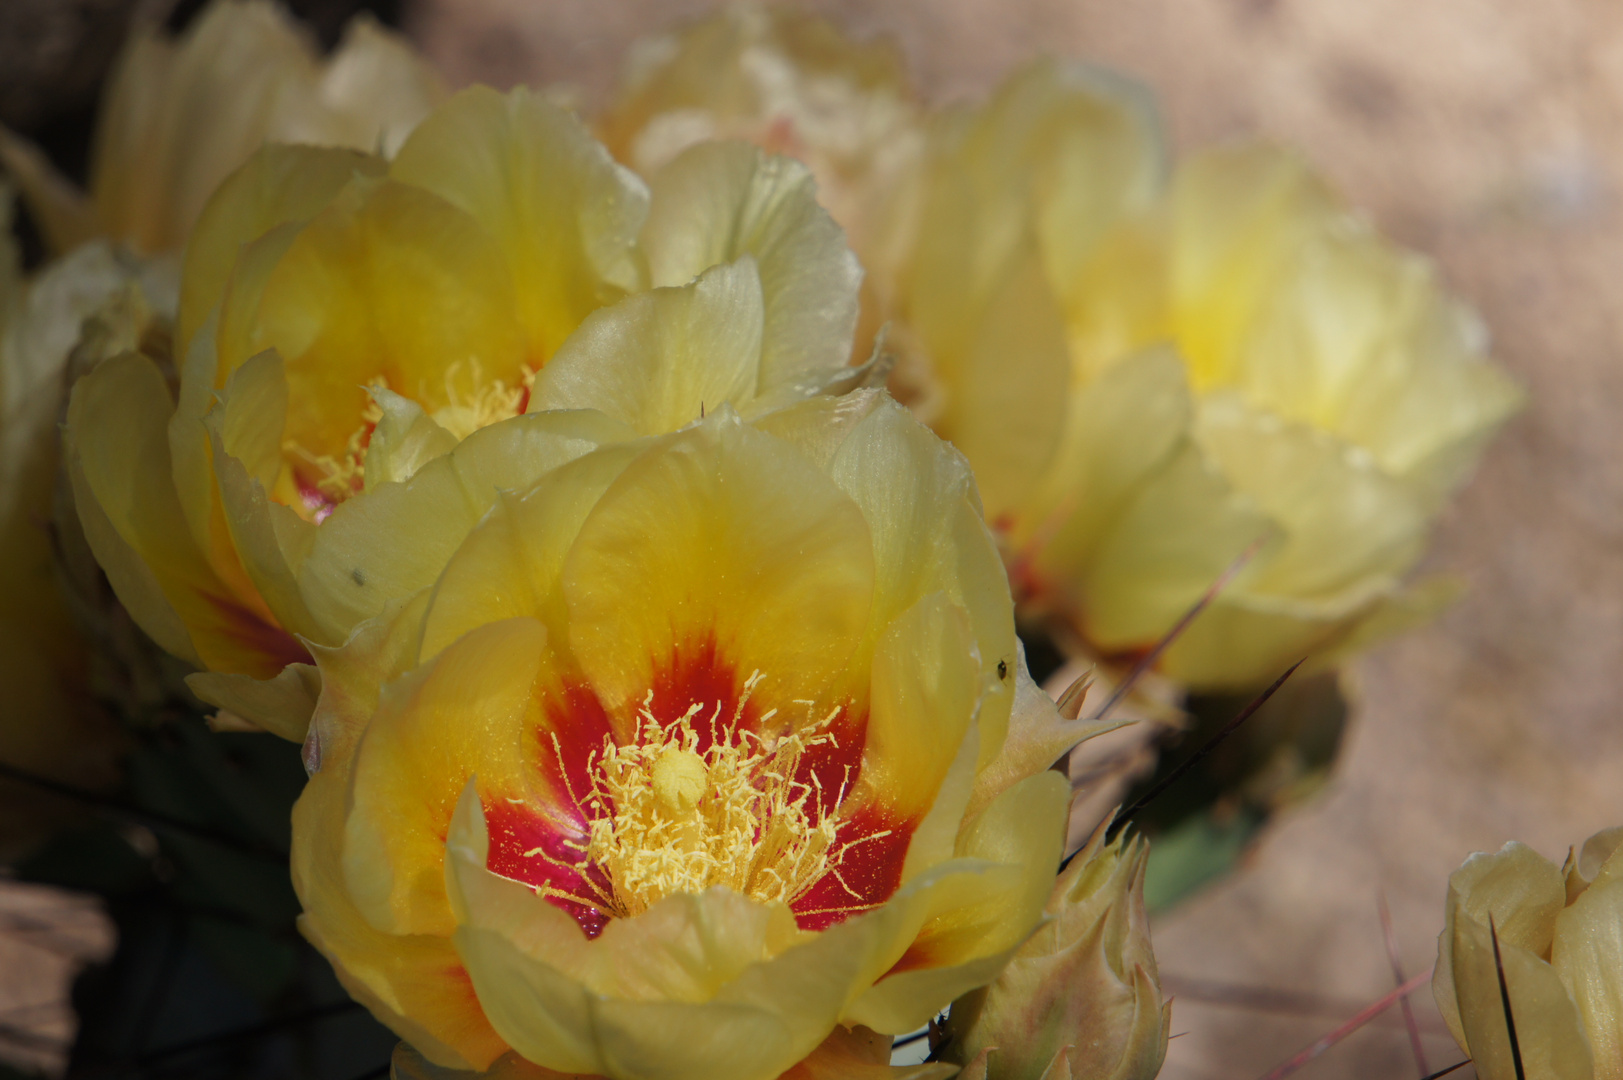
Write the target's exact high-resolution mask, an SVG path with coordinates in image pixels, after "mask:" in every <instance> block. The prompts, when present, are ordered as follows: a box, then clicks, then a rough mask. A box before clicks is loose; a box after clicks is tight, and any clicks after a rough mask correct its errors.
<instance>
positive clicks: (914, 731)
mask: <svg viewBox="0 0 1623 1080" xmlns="http://www.w3.org/2000/svg"><path fill="white" fill-rule="evenodd" d="M975 659H976V658H975V640H974V638H973V637H972V636H971V627H970V625H969V617H968V615H967V614H966V613H965V612H964V610H963V609H962V608H960V607H959V606H958V605H957V604H955V603H953V602H952V601H951V600H949V599H948V598H947V596H946V595H945V594H944V593H939V592H937V593H931V594H929V595H928V596H925V597H923V598H922V599H920V600H919V602H918V603H916V604H914V605H913V606H912V607H911V608H909V609H908V610H907V611H906V612H904V613H903V614H902V615H901V616H900V617H899V618H897V619H896V620H895V621H894V622H892V623H891V624H890V626H889V627H888V628H887V629H886V631H885V635H884V637H882V638H881V639H880V640H879V645H878V647H877V648H876V649H875V650H874V657H873V689H872V696H871V697H870V698H869V702H868V728H867V732H866V735H865V741H864V748H863V758H862V765H863V767H862V779H861V787H860V788H859V791H858V792H857V794H858V795H859V796H865V797H866V798H870V799H873V800H876V801H878V802H881V803H883V804H884V805H885V806H887V807H889V808H891V809H892V810H893V811H894V812H895V814H896V815H897V816H898V817H899V818H901V819H902V820H916V819H918V818H919V817H921V816H923V814H924V813H925V811H926V810H928V809H929V808H930V806H931V804H932V803H933V802H934V801H935V799H936V796H937V792H938V791H940V789H941V785H942V782H943V780H945V778H946V776H947V773H948V771H949V770H950V769H951V768H952V765H953V762H954V760H955V759H956V758H957V757H958V756H959V746H960V744H961V743H962V742H963V741H964V733H965V732H966V731H967V730H968V728H969V726H970V723H971V721H972V720H973V719H974V716H975V707H976V705H977V704H979V699H980V689H981V687H980V679H979V678H977V674H978V672H977V671H976V668H977V665H976V663H975ZM959 798H960V799H962V800H964V801H967V798H968V791H967V790H966V791H962V792H960V793H959ZM962 818H963V803H962V802H960V803H959V805H958V808H957V814H956V816H955V820H959V821H961V820H962ZM955 831H956V830H955ZM918 842H919V841H918V838H917V837H915V841H914V843H915V844H917V843H918ZM947 854H949V855H950V849H949V850H948V852H947ZM908 857H909V860H910V863H911V860H912V858H913V853H912V851H911V850H909V853H908Z"/></svg>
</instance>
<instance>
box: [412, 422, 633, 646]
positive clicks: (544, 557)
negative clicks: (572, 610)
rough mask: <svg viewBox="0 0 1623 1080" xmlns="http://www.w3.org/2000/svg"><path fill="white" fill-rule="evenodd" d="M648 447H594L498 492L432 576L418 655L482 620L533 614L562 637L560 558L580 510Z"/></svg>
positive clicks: (565, 634) (565, 627)
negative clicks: (524, 484) (528, 482)
mask: <svg viewBox="0 0 1623 1080" xmlns="http://www.w3.org/2000/svg"><path fill="white" fill-rule="evenodd" d="M647 448H648V447H647V445H646V444H645V443H641V442H629V443H622V444H619V445H616V446H610V447H604V448H600V449H598V450H595V451H593V452H591V453H589V454H585V455H583V456H581V457H579V458H576V459H575V460H574V461H571V462H568V463H566V464H564V465H560V466H559V467H558V468H556V469H553V470H552V471H550V472H548V473H547V474H546V475H545V476H543V477H542V478H541V479H540V480H538V481H537V482H536V483H535V484H534V486H532V487H531V488H529V489H528V490H527V491H524V492H522V493H521V494H520V495H503V496H502V497H501V498H499V499H498V500H497V501H496V504H495V505H494V506H492V507H491V508H490V512H489V513H488V514H486V515H485V517H484V519H483V520H482V521H481V522H480V523H479V525H478V527H477V528H475V529H474V530H473V531H472V532H471V533H469V534H468V537H467V539H465V540H464V541H463V542H462V544H461V546H460V547H458V548H457V550H456V554H454V555H453V556H452V557H451V559H450V560H449V561H448V562H447V563H446V564H445V569H444V570H443V571H442V572H441V574H440V577H439V580H438V581H437V582H436V583H435V586H434V600H433V605H432V606H431V607H430V608H429V611H428V615H427V617H426V618H425V620H424V622H423V632H422V645H421V658H422V659H424V660H427V659H429V658H430V657H433V656H435V655H437V654H438V653H439V652H440V650H442V649H444V648H445V647H446V646H447V645H449V644H450V643H451V642H453V641H455V640H456V639H457V638H459V637H461V636H462V635H463V634H465V633H467V632H468V631H470V630H473V629H475V628H476V627H479V626H483V625H484V624H485V623H487V622H492V621H494V620H497V619H507V618H516V617H518V616H529V617H531V618H536V619H540V620H541V621H542V623H544V624H545V625H546V627H547V631H548V633H550V634H551V635H553V638H554V640H555V641H567V640H568V638H569V615H568V611H567V609H566V607H565V604H564V595H563V588H562V578H563V566H564V558H565V557H566V556H567V555H568V554H569V549H570V548H571V547H572V546H574V543H575V536H576V534H577V533H579V532H580V526H581V522H583V521H585V520H586V515H587V514H589V513H591V511H592V508H593V507H595V506H596V505H597V502H598V500H599V499H601V498H602V497H603V493H604V492H605V491H607V490H608V487H609V485H610V484H612V483H614V481H615V480H616V479H617V478H618V477H619V475H620V474H621V473H622V472H624V471H625V468H626V466H627V465H629V464H630V463H631V461H632V460H633V459H635V458H636V457H637V456H638V455H639V454H641V453H642V452H643V451H645V450H646V449H647Z"/></svg>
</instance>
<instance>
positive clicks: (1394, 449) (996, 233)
mask: <svg viewBox="0 0 1623 1080" xmlns="http://www.w3.org/2000/svg"><path fill="white" fill-rule="evenodd" d="M1164 173H1165V163H1164V154H1163V151H1162V149H1161V136H1160V133H1159V129H1158V126H1157V124H1156V122H1155V119H1154V116H1153V113H1152V110H1151V108H1150V106H1149V105H1148V103H1147V102H1146V100H1145V98H1144V95H1143V94H1142V92H1141V91H1139V90H1137V89H1136V88H1134V87H1131V86H1129V85H1126V84H1125V83H1123V82H1121V81H1119V80H1117V79H1116V78H1114V77H1112V76H1108V75H1105V74H1102V73H1100V72H1097V71H1093V70H1091V69H1084V68H1079V67H1074V66H1067V65H1063V64H1059V63H1054V62H1041V63H1037V64H1035V65H1032V66H1031V67H1028V68H1027V69H1025V70H1023V71H1021V72H1019V73H1017V74H1016V75H1015V76H1013V77H1012V78H1011V79H1010V80H1009V81H1008V82H1007V83H1006V84H1005V85H1004V86H1003V87H1002V88H1001V89H1000V90H998V91H997V93H996V94H995V95H994V96H993V97H992V98H991V100H990V101H989V102H987V103H986V104H985V105H984V106H982V107H980V108H978V109H975V110H973V111H972V112H970V113H968V114H966V115H963V116H960V117H956V118H954V119H952V120H950V121H947V122H943V123H942V124H941V125H940V128H939V138H938V140H937V143H936V145H935V146H934V148H933V150H932V154H931V163H930V179H929V181H928V182H927V185H926V186H927V195H926V197H925V203H924V207H923V210H922V217H921V222H920V226H919V229H918V238H919V239H918V243H917V246H916V249H915V251H914V253H913V256H912V260H911V267H910V269H909V270H908V273H907V280H906V282H905V283H904V285H903V286H902V288H901V294H902V297H903V307H904V309H905V310H904V319H905V321H906V324H907V327H906V328H907V330H908V331H909V334H908V335H907V339H910V340H911V342H912V344H913V345H914V346H915V347H916V348H917V350H918V351H919V352H920V353H921V354H922V355H923V356H924V357H926V358H927V362H928V364H929V365H930V366H931V367H932V368H933V373H934V383H933V386H932V387H931V391H930V392H929V393H927V394H925V395H923V396H922V399H921V414H922V415H925V416H926V417H927V418H929V419H930V420H931V422H932V423H933V424H934V426H936V428H937V430H938V431H940V432H941V433H942V434H943V435H944V436H945V437H947V438H949V439H951V440H952V441H953V442H954V443H955V444H956V445H957V446H958V447H959V448H960V449H961V450H963V452H964V453H965V454H966V455H967V456H968V458H969V460H970V462H971V464H972V465H973V466H974V469H975V473H976V477H977V480H978V482H979V484H980V487H981V492H982V496H983V498H984V499H985V500H986V508H987V515H988V520H990V521H992V522H993V523H994V524H995V526H996V527H997V529H998V530H999V531H1000V532H1001V534H1002V535H1003V537H1004V539H1005V542H1006V546H1007V553H1008V557H1009V559H1010V565H1011V571H1012V572H1013V573H1014V575H1015V577H1016V587H1017V591H1018V592H1023V593H1025V594H1026V595H1027V596H1028V597H1029V599H1030V602H1031V604H1032V606H1033V607H1034V609H1039V610H1040V609H1047V610H1048V611H1050V612H1057V613H1058V614H1059V615H1061V616H1062V617H1064V618H1067V619H1069V620H1070V621H1072V622H1073V623H1074V624H1075V625H1076V626H1077V628H1079V629H1080V630H1081V632H1082V633H1083V635H1084V636H1085V638H1086V639H1087V640H1088V641H1089V642H1090V643H1091V645H1092V646H1093V647H1094V648H1096V649H1097V650H1099V651H1100V652H1102V653H1105V654H1107V655H1109V654H1123V653H1129V654H1130V653H1133V652H1136V651H1138V650H1142V649H1145V648H1147V647H1149V646H1151V645H1153V644H1154V643H1155V642H1156V641H1157V640H1158V639H1159V638H1161V636H1162V635H1164V634H1165V633H1166V632H1167V631H1168V630H1169V629H1170V628H1171V626H1172V625H1173V623H1174V622H1175V621H1176V620H1177V619H1178V618H1179V616H1180V615H1182V614H1183V613H1184V612H1185V611H1186V610H1187V609H1188V608H1189V607H1190V606H1191V605H1192V604H1193V603H1194V601H1195V600H1196V599H1197V598H1198V597H1199V596H1200V595H1201V593H1202V592H1203V591H1204V590H1205V589H1206V588H1207V587H1208V586H1209V585H1210V584H1211V583H1212V582H1213V581H1214V580H1215V579H1216V578H1217V577H1218V576H1219V574H1220V573H1221V572H1222V571H1223V570H1224V569H1225V568H1226V567H1227V566H1229V565H1230V564H1231V563H1232V562H1233V561H1234V560H1235V559H1236V558H1237V557H1238V556H1239V555H1240V554H1241V553H1242V552H1243V551H1245V550H1247V549H1248V548H1249V547H1250V546H1251V545H1252V544H1253V543H1255V542H1257V541H1259V540H1260V541H1262V542H1263V546H1262V548H1261V550H1260V552H1259V553H1258V554H1257V555H1256V557H1255V558H1254V559H1252V560H1251V562H1250V563H1249V565H1248V566H1247V567H1246V569H1245V570H1244V571H1243V572H1242V573H1241V575H1240V576H1239V577H1238V578H1237V579H1236V580H1235V581H1234V582H1233V583H1232V584H1230V585H1229V586H1228V588H1227V590H1226V591H1225V592H1224V593H1223V595H1222V596H1221V597H1220V598H1219V599H1218V601H1217V602H1216V603H1215V604H1214V605H1212V607H1211V608H1210V609H1208V610H1207V611H1206V612H1205V613H1204V614H1203V615H1202V616H1201V617H1200V618H1199V619H1198V620H1196V622H1195V623H1194V625H1193V626H1192V627H1191V629H1190V630H1189V632H1188V633H1187V634H1186V635H1185V636H1184V637H1183V638H1182V639H1181V640H1180V641H1179V642H1178V643H1177V644H1176V645H1174V646H1173V647H1172V649H1171V650H1170V651H1169V652H1168V653H1167V654H1166V657H1165V660H1164V664H1163V666H1164V668H1165V670H1166V671H1167V672H1168V673H1169V674H1172V675H1174V676H1176V677H1177V678H1179V679H1181V680H1183V681H1184V682H1185V683H1187V684H1190V685H1193V686H1196V687H1204V688H1219V687H1243V686H1245V685H1247V684H1254V683H1256V682H1258V681H1261V680H1264V679H1265V678H1267V677H1268V676H1269V675H1272V674H1275V673H1277V672H1278V671H1279V670H1281V669H1282V668H1283V667H1285V666H1286V665H1288V664H1289V663H1291V662H1292V661H1293V660H1296V659H1299V658H1300V657H1301V656H1303V655H1305V654H1307V653H1310V652H1316V653H1318V654H1319V655H1320V656H1321V657H1330V656H1332V655H1334V654H1335V652H1336V651H1337V650H1346V649H1348V648H1351V647H1353V646H1354V645H1356V644H1358V643H1361V642H1363V641H1366V640H1368V639H1369V638H1371V637H1373V636H1375V635H1378V634H1380V633H1382V632H1386V631H1389V630H1390V629H1392V628H1394V627H1395V626H1397V625H1401V624H1403V623H1404V622H1405V621H1406V620H1409V619H1412V618H1414V617H1416V616H1417V615H1418V614H1419V613H1423V612H1424V611H1426V610H1429V609H1430V608H1431V607H1433V606H1435V604H1436V603H1437V602H1439V595H1438V594H1439V590H1438V588H1437V587H1436V586H1429V587H1428V586H1426V585H1422V586H1420V587H1418V588H1417V589H1416V590H1413V591H1410V590H1406V589H1405V588H1404V586H1403V585H1402V579H1403V577H1404V575H1405V574H1406V573H1407V572H1408V571H1409V570H1410V569H1411V568H1412V567H1413V565H1414V563H1415V562H1416V560H1417V559H1418V558H1419V556H1420V554H1421V552H1422V551H1423V550H1424V545H1425V540H1426V535H1427V532H1428V530H1429V528H1430V526H1431V523H1432V521H1433V519H1434V517H1435V515H1436V514H1437V512H1438V510H1439V509H1440V507H1441V506H1442V505H1443V503H1444V501H1445V500H1446V498H1447V497H1448V495H1449V494H1450V493H1451V492H1452V491H1453V489H1454V488H1455V487H1456V486H1457V485H1458V484H1459V483H1461V482H1462V480H1463V479H1464V478H1465V476H1466V475H1467V474H1468V473H1469V471H1470V469H1471V467H1472V464H1473V462H1474V460H1475V458H1476V456H1477V453H1478V452H1479V450H1480V449H1481V447H1482V446H1483V444H1484V443H1485V442H1486V440H1487V438H1488V437H1489V436H1490V435H1491V433H1492V432H1493V431H1494V430H1495V429H1496V428H1497V426H1498V425H1499V424H1500V422H1502V421H1503V420H1504V419H1505V418H1506V417H1507V416H1508V415H1509V414H1510V413H1511V412H1513V411H1514V409H1515V408H1516V407H1517V404H1518V402H1519V400H1520V395H1519V393H1518V391H1517V390H1516V388H1515V387H1514V386H1513V385H1512V384H1511V382H1510V381H1509V379H1508V378H1507V377H1506V376H1505V375H1504V374H1503V373H1502V372H1501V371H1500V370H1499V369H1498V368H1497V367H1495V366H1494V365H1492V364H1491V363H1490V362H1488V360H1487V359H1486V357H1485V355H1484V348H1485V335H1484V333H1483V330H1482V328H1481V326H1480V324H1479V323H1478V322H1477V320H1476V319H1475V318H1474V317H1473V316H1472V315H1471V313H1470V312H1468V311H1466V310H1465V309H1464V308H1462V307H1461V306H1460V305H1459V304H1458V303H1456V302H1455V301H1453V300H1452V299H1451V298H1449V297H1448V296H1447V295H1446V294H1445V293H1444V292H1443V291H1442V290H1441V288H1440V286H1439V285H1438V283H1437V280H1436V276H1435V274H1434V272H1433V270H1432V268H1431V266H1430V265H1429V264H1427V263H1426V262H1425V261H1423V260H1422V259H1420V258H1418V257H1417V256H1415V255H1413V254H1410V253H1407V252H1404V251H1402V250H1400V249H1397V248H1395V247H1393V246H1392V245H1391V244H1389V243H1387V242H1386V241H1384V240H1383V239H1381V238H1380V237H1379V236H1378V235H1376V234H1375V233H1374V231H1373V230H1372V229H1370V227H1369V226H1368V225H1367V224H1366V223H1365V222H1364V221H1362V220H1361V219H1360V218H1358V217H1357V216H1355V215H1354V214H1352V213H1351V212H1350V211H1348V210H1347V209H1346V208H1344V207H1343V206H1342V205H1341V204H1340V203H1339V202H1338V201H1337V200H1336V199H1335V198H1334V197H1333V196H1332V195H1331V194H1330V193H1329V192H1328V191H1327V190H1326V188H1325V187H1324V185H1323V184H1322V183H1320V182H1319V181H1318V180H1317V179H1316V178H1314V177H1313V176H1312V175H1311V174H1310V173H1309V171H1308V170H1307V169H1306V167H1305V166H1304V165H1303V164H1302V162H1301V161H1300V160H1298V159H1297V158H1296V157H1294V156H1293V155H1291V154H1289V153H1286V152H1283V151H1279V150H1275V149H1270V148H1261V147H1246V148H1230V149H1219V150H1211V151H1205V152H1201V153H1198V154H1195V155H1193V156H1191V157H1190V158H1189V159H1188V160H1186V161H1185V162H1183V163H1182V164H1181V165H1180V166H1179V167H1178V168H1177V169H1176V171H1175V173H1174V175H1173V176H1172V178H1171V181H1170V184H1168V183H1167V182H1166V181H1165V180H1164Z"/></svg>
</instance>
